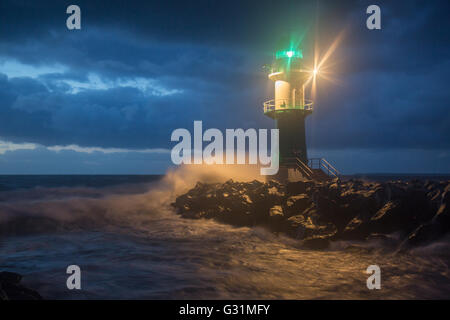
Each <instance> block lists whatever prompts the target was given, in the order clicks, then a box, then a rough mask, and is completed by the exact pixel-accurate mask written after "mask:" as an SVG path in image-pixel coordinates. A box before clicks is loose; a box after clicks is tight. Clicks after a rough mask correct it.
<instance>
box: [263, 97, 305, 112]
mask: <svg viewBox="0 0 450 320" xmlns="http://www.w3.org/2000/svg"><path fill="white" fill-rule="evenodd" d="M263 106H264V113H267V112H271V111H277V110H290V109H297V110H309V111H312V110H313V101H312V100H307V99H305V103H304V104H303V105H290V104H289V101H288V99H278V100H275V99H272V100H269V101H266V102H264V103H263Z"/></svg>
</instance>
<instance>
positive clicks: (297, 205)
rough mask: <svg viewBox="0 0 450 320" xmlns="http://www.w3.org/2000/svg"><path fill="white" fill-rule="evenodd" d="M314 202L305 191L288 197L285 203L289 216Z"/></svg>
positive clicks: (300, 211)
mask: <svg viewBox="0 0 450 320" xmlns="http://www.w3.org/2000/svg"><path fill="white" fill-rule="evenodd" d="M312 203H313V202H312V200H311V198H310V197H309V196H308V195H307V194H305V193H301V194H299V195H296V196H291V197H289V198H287V200H286V203H285V205H284V207H285V211H286V215H287V217H290V216H293V215H295V214H299V213H302V212H303V211H305V210H306V209H307V208H309V207H310V206H311V205H312Z"/></svg>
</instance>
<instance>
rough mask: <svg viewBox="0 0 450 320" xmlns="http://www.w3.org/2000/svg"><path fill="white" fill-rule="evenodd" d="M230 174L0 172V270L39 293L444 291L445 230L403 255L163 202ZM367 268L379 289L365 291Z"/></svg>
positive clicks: (346, 295) (449, 286)
mask: <svg viewBox="0 0 450 320" xmlns="http://www.w3.org/2000/svg"><path fill="white" fill-rule="evenodd" d="M231 176H232V175H230V174H224V175H222V176H220V177H219V176H218V175H217V174H216V173H215V172H211V171H208V172H206V173H205V172H200V173H199V172H192V170H188V169H186V168H184V169H177V170H172V171H170V172H168V173H167V174H165V175H3V176H0V271H13V272H17V273H20V274H22V275H23V280H22V283H23V284H24V285H26V286H27V287H29V288H33V289H35V290H37V291H38V292H39V293H40V294H41V295H42V296H43V297H44V298H45V299H449V298H450V271H449V263H450V250H449V249H450V245H449V244H450V241H449V240H448V239H443V240H442V241H439V242H436V243H433V244H431V245H428V246H425V247H419V248H416V249H414V250H411V251H408V252H403V253H398V252H396V251H395V250H392V249H391V248H386V247H383V246H382V245H381V244H380V243H379V242H377V241H376V240H374V241H368V242H364V243H362V242H361V243H358V242H336V243H333V244H332V245H331V247H330V248H329V249H326V250H308V249H305V248H302V247H301V245H300V244H299V241H298V240H296V239H291V238H288V237H285V236H283V235H277V234H273V233H271V232H269V231H267V230H265V229H263V228H259V227H255V228H248V227H232V226H229V225H225V224H221V223H218V222H215V221H212V220H189V219H183V218H181V217H180V216H178V215H177V214H176V212H175V211H174V209H173V208H172V207H171V206H170V203H171V202H173V201H174V200H175V198H176V196H177V195H179V194H181V193H183V192H186V191H187V190H188V189H189V188H190V187H193V186H194V185H195V183H197V181H206V182H210V181H211V179H214V178H217V180H224V179H228V178H230V177H231ZM389 177H390V178H393V179H395V178H401V179H406V178H407V177H405V176H404V175H403V176H401V177H396V176H395V175H390V176H389ZM364 178H365V179H370V180H377V179H380V178H377V177H374V176H368V175H365V176H364ZM415 178H417V177H415ZM419 178H421V177H419ZM422 178H423V177H422ZM427 178H429V177H427ZM432 178H436V179H438V178H439V177H436V176H435V177H432ZM236 179H244V178H243V177H242V176H241V177H239V176H237V177H236ZM245 179H250V177H248V176H246V177H245ZM70 265H77V266H79V267H80V270H81V289H80V290H69V289H68V287H67V284H66V282H67V278H68V277H69V276H70V275H69V274H67V272H66V271H67V267H68V266H70ZM371 265H378V266H379V267H380V270H381V289H379V290H369V289H368V288H367V284H366V282H367V278H368V277H369V276H370V274H367V273H366V270H367V268H368V267H369V266H371Z"/></svg>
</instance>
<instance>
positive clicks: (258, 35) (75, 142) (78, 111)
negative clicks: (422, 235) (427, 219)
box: [0, 0, 450, 174]
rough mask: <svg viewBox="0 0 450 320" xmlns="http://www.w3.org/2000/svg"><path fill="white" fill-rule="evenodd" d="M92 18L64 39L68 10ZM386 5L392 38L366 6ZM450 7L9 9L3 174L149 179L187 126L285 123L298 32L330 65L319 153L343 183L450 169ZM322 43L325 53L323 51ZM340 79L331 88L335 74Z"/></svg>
mask: <svg viewBox="0 0 450 320" xmlns="http://www.w3.org/2000/svg"><path fill="white" fill-rule="evenodd" d="M71 4H76V5H78V6H79V7H80V8H81V30H68V29H67V27H66V19H67V17H68V16H69V15H68V14H67V13H66V8H67V7H68V6H69V5H71ZM371 4H377V5H378V6H379V7H380V9H381V30H369V29H367V27H366V19H367V17H368V14H366V8H367V7H368V6H369V5H371ZM448 12H450V2H448V0H443V1H438V0H435V1H375V2H373V1H323V0H322V1H318V0H311V1H301V0H298V1H264V0H260V1H203V0H196V1H153V0H149V1H129V0H128V1H117V0H110V1H93V0H90V1H79V0H75V1H73V0H71V1H45V0H40V1H9V0H2V1H1V2H0V174H153V173H157V174H160V173H164V172H165V170H166V169H167V168H168V167H169V166H172V163H171V161H170V150H171V148H172V147H173V146H174V144H175V143H174V142H171V141H170V135H171V133H172V131H173V130H175V129H177V128H187V129H189V130H190V131H192V129H193V121H194V120H202V121H203V127H204V128H205V129H206V128H219V129H222V130H225V129H226V128H244V129H248V128H268V129H270V128H274V123H273V121H272V120H271V119H269V118H267V117H265V116H264V115H263V112H262V103H263V102H264V101H266V100H269V99H271V98H273V83H272V82H271V81H270V80H268V79H267V74H266V73H265V72H264V70H263V68H262V66H263V65H264V64H267V63H271V61H272V57H273V54H274V51H275V47H276V44H277V42H278V41H279V39H280V38H282V37H284V36H286V35H292V34H296V35H300V36H302V37H303V41H302V44H301V46H302V49H303V51H304V56H305V63H308V62H309V63H311V62H312V60H313V57H314V54H318V55H319V57H321V56H323V55H324V54H325V52H326V51H327V49H328V48H329V47H330V46H331V45H332V43H333V42H334V41H335V40H336V39H340V40H339V42H338V45H337V47H336V49H335V50H334V52H333V54H332V55H331V56H330V57H329V58H328V60H327V71H329V72H330V77H329V79H325V78H320V77H319V79H318V81H317V92H316V94H315V97H314V100H315V109H314V113H313V115H311V116H309V117H308V119H307V144H308V151H309V155H310V156H311V157H325V158H326V159H327V160H329V161H330V162H331V163H333V164H334V165H335V166H336V167H337V168H338V169H340V171H342V172H343V173H347V174H351V173H450V112H449V111H448V108H449V101H450V90H448V79H449V76H450V41H449V40H450V21H449V19H448ZM315 48H316V50H315ZM330 78H331V79H330Z"/></svg>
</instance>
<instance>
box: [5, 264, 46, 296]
mask: <svg viewBox="0 0 450 320" xmlns="http://www.w3.org/2000/svg"><path fill="white" fill-rule="evenodd" d="M21 280H22V276H21V275H20V274H18V273H14V272H7V271H3V272H0V300H41V299H42V297H41V296H40V295H39V293H37V292H36V291H34V290H31V289H29V288H26V287H25V286H23V285H21V284H20V281H21Z"/></svg>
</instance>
